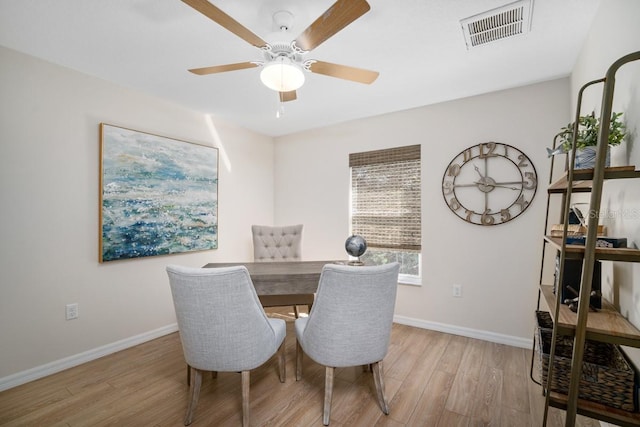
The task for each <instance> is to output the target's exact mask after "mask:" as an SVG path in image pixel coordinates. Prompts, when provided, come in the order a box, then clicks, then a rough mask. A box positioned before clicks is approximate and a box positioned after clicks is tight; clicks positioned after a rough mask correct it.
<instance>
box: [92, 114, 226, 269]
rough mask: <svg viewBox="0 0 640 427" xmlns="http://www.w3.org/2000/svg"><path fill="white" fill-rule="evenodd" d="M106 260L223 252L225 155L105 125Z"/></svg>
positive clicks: (102, 244) (103, 249)
mask: <svg viewBox="0 0 640 427" xmlns="http://www.w3.org/2000/svg"><path fill="white" fill-rule="evenodd" d="M100 149H101V157H100V159H101V161H100V169H101V171H100V190H101V191H100V193H101V194H100V262H104V261H114V260H121V259H129V258H139V257H148V256H155V255H167V254H174V253H181V252H189V251H203V250H209V249H217V247H218V150H217V149H216V148H214V147H207V146H203V145H198V144H193V143H189V142H185V141H180V140H176V139H172V138H167V137H162V136H158V135H152V134H149V133H144V132H138V131H135V130H131V129H125V128H121V127H116V126H112V125H108V124H105V123H101V124H100Z"/></svg>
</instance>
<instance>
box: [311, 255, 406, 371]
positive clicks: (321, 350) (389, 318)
mask: <svg viewBox="0 0 640 427" xmlns="http://www.w3.org/2000/svg"><path fill="white" fill-rule="evenodd" d="M399 270H400V265H399V264H398V263H391V264H385V265H380V266H370V267H369V266H364V267H356V266H345V265H335V264H327V265H325V266H324V268H323V270H322V274H321V276H320V283H319V284H318V292H317V294H316V300H315V304H314V305H313V308H312V309H311V313H310V314H309V318H308V321H307V323H306V327H305V329H304V332H303V334H302V337H299V339H300V340H301V344H302V347H303V348H304V351H305V353H307V355H308V356H310V357H311V358H312V359H313V360H315V361H316V362H318V363H320V364H322V365H325V366H332V367H336V368H337V367H346V366H356V365H366V364H370V363H375V362H378V361H381V360H382V359H383V358H384V356H385V355H386V354H387V351H388V347H389V339H390V336H391V326H392V323H393V312H394V308H395V302H396V290H397V286H398V273H399Z"/></svg>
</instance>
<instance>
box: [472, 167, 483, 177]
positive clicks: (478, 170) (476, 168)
mask: <svg viewBox="0 0 640 427" xmlns="http://www.w3.org/2000/svg"><path fill="white" fill-rule="evenodd" d="M473 168H474V169H475V170H476V172H478V175H480V179H484V178H485V177H484V175H482V173H480V169H478V165H473Z"/></svg>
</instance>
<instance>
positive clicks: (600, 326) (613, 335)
mask: <svg viewBox="0 0 640 427" xmlns="http://www.w3.org/2000/svg"><path fill="white" fill-rule="evenodd" d="M540 289H541V291H542V294H543V295H544V299H545V301H546V302H547V306H548V307H549V313H550V314H551V317H552V318H553V317H554V315H555V307H556V295H555V294H554V293H553V286H551V285H541V286H540ZM577 319H578V315H577V313H574V312H573V311H571V310H569V307H568V306H567V305H564V304H562V305H560V311H559V313H558V319H553V321H554V322H556V323H557V325H558V331H559V332H560V333H561V334H562V335H574V333H575V329H576V322H577ZM586 333H587V339H593V340H598V341H604V342H610V343H612V344H623V345H628V346H631V347H640V330H638V329H637V328H636V327H635V326H633V325H632V324H631V323H629V321H628V320H627V319H625V318H624V317H622V315H621V314H620V313H619V312H618V310H616V309H615V307H614V306H613V305H612V304H611V303H609V302H608V301H607V300H605V299H604V298H603V299H602V308H601V309H599V310H598V311H597V312H594V311H590V312H589V316H588V317H587V329H586Z"/></svg>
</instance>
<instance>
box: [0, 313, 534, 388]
mask: <svg viewBox="0 0 640 427" xmlns="http://www.w3.org/2000/svg"><path fill="white" fill-rule="evenodd" d="M393 321H394V322H396V323H399V324H401V325H407V326H414V327H416V328H422V329H430V330H434V331H438V332H445V333H447V334H454V335H461V336H464V337H469V338H476V339H480V340H484V341H489V342H495V343H498V344H506V345H511V346H514V347H522V348H531V347H532V345H533V341H532V340H531V339H526V338H520V337H514V336H510V335H503V334H496V333H494V332H487V331H481V330H477V329H470V328H464V327H460V326H454V325H447V324H444V323H438V322H428V321H425V320H420V319H413V318H411V317H405V316H394V317H393ZM177 330H178V325H177V324H175V323H174V324H171V325H167V326H164V327H162V328H158V329H155V330H153V331H149V332H145V333H143V334H140V335H136V336H133V337H129V338H125V339H123V340H120V341H116V342H114V343H111V344H107V345H104V346H102V347H98V348H94V349H92V350H88V351H85V352H83V353H79V354H75V355H73V356H69V357H65V358H64V359H59V360H55V361H53V362H50V363H47V364H45V365H41V366H36V367H35V368H31V369H27V370H26V371H22V372H18V373H15V374H13V375H9V376H7V377H3V378H0V391H3V390H8V389H10V388H13V387H17V386H19V385H22V384H25V383H28V382H30V381H34V380H37V379H39V378H43V377H46V376H48V375H51V374H55V373H56V372H60V371H64V370H65V369H69V368H72V367H74V366H78V365H81V364H83V363H86V362H90V361H92V360H95V359H98V358H100V357H103V356H106V355H108V354H112V353H115V352H117V351H121V350H124V349H127V348H129V347H133V346H136V345H138V344H142V343H144V342H147V341H151V340H153V339H156V338H159V337H161V336H164V335H167V334H170V333H173V332H176V331H177Z"/></svg>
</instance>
